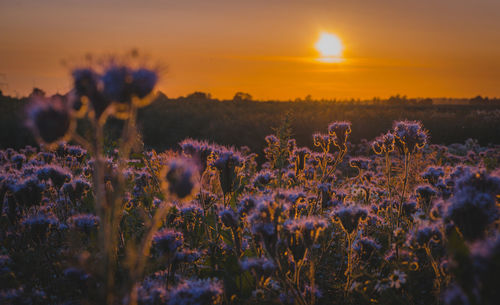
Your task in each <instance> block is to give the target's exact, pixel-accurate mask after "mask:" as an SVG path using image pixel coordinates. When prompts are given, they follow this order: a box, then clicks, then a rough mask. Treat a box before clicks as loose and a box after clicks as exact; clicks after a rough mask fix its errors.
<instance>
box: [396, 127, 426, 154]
mask: <svg viewBox="0 0 500 305" xmlns="http://www.w3.org/2000/svg"><path fill="white" fill-rule="evenodd" d="M393 129H394V136H395V137H396V140H397V141H396V144H398V145H399V147H400V148H401V149H402V150H403V153H407V152H408V153H413V151H414V150H415V149H420V148H422V147H424V145H425V144H426V143H427V132H426V131H425V130H424V129H423V127H422V123H420V122H417V121H397V122H394V125H393Z"/></svg>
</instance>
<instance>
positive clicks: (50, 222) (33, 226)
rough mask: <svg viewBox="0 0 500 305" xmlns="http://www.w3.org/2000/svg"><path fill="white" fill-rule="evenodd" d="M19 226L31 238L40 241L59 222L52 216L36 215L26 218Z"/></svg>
mask: <svg viewBox="0 0 500 305" xmlns="http://www.w3.org/2000/svg"><path fill="white" fill-rule="evenodd" d="M21 224H22V225H23V226H24V228H25V229H26V230H28V231H29V232H30V233H31V234H33V236H35V237H38V238H40V239H42V238H43V237H44V236H45V235H46V234H47V233H48V232H49V230H50V229H51V228H55V227H57V226H58V225H59V220H58V219H57V217H56V216H55V215H53V214H37V215H33V216H28V217H26V218H25V219H24V220H23V221H22V222H21Z"/></svg>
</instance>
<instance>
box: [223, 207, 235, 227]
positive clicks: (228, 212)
mask: <svg viewBox="0 0 500 305" xmlns="http://www.w3.org/2000/svg"><path fill="white" fill-rule="evenodd" d="M219 217H220V220H221V221H222V223H223V224H224V225H225V226H226V227H228V228H232V229H236V228H237V227H238V224H239V219H238V215H236V213H235V212H234V211H233V209H232V208H226V209H224V210H222V211H221V212H220V213H219Z"/></svg>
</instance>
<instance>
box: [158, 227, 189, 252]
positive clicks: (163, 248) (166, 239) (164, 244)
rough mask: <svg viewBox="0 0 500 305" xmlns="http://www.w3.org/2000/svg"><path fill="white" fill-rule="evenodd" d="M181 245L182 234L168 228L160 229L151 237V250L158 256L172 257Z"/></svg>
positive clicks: (182, 241) (182, 240)
mask: <svg viewBox="0 0 500 305" xmlns="http://www.w3.org/2000/svg"><path fill="white" fill-rule="evenodd" d="M183 243H184V236H183V235H182V233H181V232H177V231H175V230H173V229H169V228H164V229H161V230H160V231H158V232H156V233H155V235H154V236H153V249H154V250H155V253H157V254H159V255H166V256H171V255H174V254H175V253H176V252H177V250H179V248H180V247H181V246H182V244H183Z"/></svg>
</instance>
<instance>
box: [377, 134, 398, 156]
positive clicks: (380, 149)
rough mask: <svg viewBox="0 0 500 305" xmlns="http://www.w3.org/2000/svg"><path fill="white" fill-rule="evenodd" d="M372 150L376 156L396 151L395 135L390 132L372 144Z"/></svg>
mask: <svg viewBox="0 0 500 305" xmlns="http://www.w3.org/2000/svg"><path fill="white" fill-rule="evenodd" d="M372 149H373V151H374V152H375V153H376V154H382V153H389V152H391V151H393V150H394V135H393V134H392V133H390V132H387V133H386V134H383V135H381V136H379V137H377V138H375V140H374V141H373V142H372Z"/></svg>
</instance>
